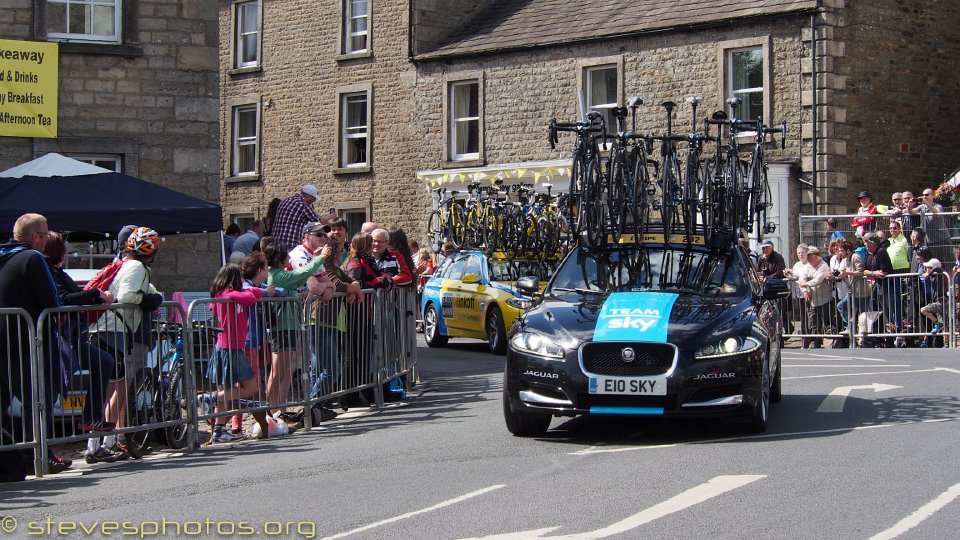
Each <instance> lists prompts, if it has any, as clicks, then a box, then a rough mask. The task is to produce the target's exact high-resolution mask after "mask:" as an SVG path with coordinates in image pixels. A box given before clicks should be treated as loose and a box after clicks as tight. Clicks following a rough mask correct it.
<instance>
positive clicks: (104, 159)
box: [69, 154, 123, 172]
mask: <svg viewBox="0 0 960 540" xmlns="http://www.w3.org/2000/svg"><path fill="white" fill-rule="evenodd" d="M69 157H70V158H72V159H75V160H77V161H82V162H84V163H89V164H90V165H96V166H97V167H101V168H104V169H109V170H111V171H113V172H123V171H121V170H120V163H121V157H120V156H91V155H75V154H71V155H70V156H69Z"/></svg>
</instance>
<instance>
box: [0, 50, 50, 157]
mask: <svg viewBox="0 0 960 540" xmlns="http://www.w3.org/2000/svg"><path fill="white" fill-rule="evenodd" d="M58 57H59V49H58V48H57V44H56V43H47V42H39V41H13V40H8V39H0V136H2V137H41V138H55V137H56V136H57V86H58V85H57V78H58V74H59V72H58V66H59V63H60V62H59V58H58Z"/></svg>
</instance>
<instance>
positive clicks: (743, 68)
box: [726, 47, 765, 121]
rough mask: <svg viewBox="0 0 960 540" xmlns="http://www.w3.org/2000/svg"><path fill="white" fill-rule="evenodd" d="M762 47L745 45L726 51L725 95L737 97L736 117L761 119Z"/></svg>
mask: <svg viewBox="0 0 960 540" xmlns="http://www.w3.org/2000/svg"><path fill="white" fill-rule="evenodd" d="M763 63H764V62H763V49H762V47H746V48H742V49H731V50H728V51H727V62H726V64H727V70H728V72H727V77H726V79H727V85H728V86H727V96H728V97H739V98H740V100H741V102H742V103H741V104H740V106H739V107H738V108H737V118H738V119H740V120H756V119H757V118H759V119H761V121H762V120H763V117H764V114H763V108H764V107H763V87H764V80H765V78H764V73H763V71H764V70H763Z"/></svg>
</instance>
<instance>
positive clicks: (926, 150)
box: [220, 0, 960, 252]
mask: <svg viewBox="0 0 960 540" xmlns="http://www.w3.org/2000/svg"><path fill="white" fill-rule="evenodd" d="M958 22H960V4H957V3H956V2H950V1H948V0H933V1H923V0H900V1H894V0H877V1H872V2H858V1H854V0H775V1H769V0H743V1H741V2H738V3H736V4H729V3H717V2H707V1H699V0H698V1H692V2H683V3H664V2H651V1H645V0H644V1H637V2H613V1H607V0H600V1H598V2H590V3H577V2H568V1H563V0H523V1H510V2H507V1H498V0H446V1H443V2H438V1H436V0H409V1H402V0H383V1H380V2H370V1H369V0H321V1H319V2H317V1H315V0H314V1H309V2H307V1H293V0H291V1H288V2H282V3H279V2H266V1H257V0H236V1H228V0H221V2H220V24H221V30H222V31H221V41H220V59H221V70H220V73H221V121H222V122H223V126H224V128H223V130H222V147H221V156H222V159H221V173H222V176H223V181H224V187H223V199H222V201H223V205H224V206H225V212H227V213H228V215H230V216H233V217H236V218H244V219H252V217H253V216H256V215H260V214H262V212H263V211H264V209H265V207H266V204H267V202H268V201H269V200H270V199H271V198H272V197H275V196H281V197H282V196H286V195H288V194H290V193H293V192H295V191H296V190H297V189H298V187H299V186H300V185H302V184H304V183H307V182H311V183H315V184H317V185H318V186H319V187H320V191H321V200H320V202H319V203H318V206H320V207H322V208H323V209H326V208H327V207H335V208H337V209H338V210H339V211H341V212H344V213H348V214H350V215H354V214H351V213H356V214H355V215H356V216H357V220H361V219H360V216H361V215H363V216H364V217H365V216H366V215H370V214H372V217H373V219H376V220H377V221H380V222H382V223H388V224H398V225H401V226H403V227H405V228H407V229H408V231H412V232H413V233H414V234H413V235H412V236H414V237H416V236H418V234H420V233H422V232H423V229H424V228H425V218H426V215H427V211H428V209H429V208H430V206H431V196H430V195H431V193H430V190H429V185H430V181H431V180H432V181H433V182H434V183H436V182H439V181H444V182H447V183H449V182H453V185H455V186H459V181H460V180H464V179H467V178H485V177H489V176H495V175H497V174H499V173H504V174H505V175H507V176H509V177H510V178H514V179H516V177H517V176H518V174H520V173H522V174H523V181H533V180H534V179H537V180H541V179H549V180H551V182H553V183H554V184H558V185H562V184H563V183H564V182H565V181H566V180H567V179H566V178H565V176H564V174H565V170H564V168H563V164H564V163H565V160H567V159H568V155H569V150H570V147H571V146H572V140H570V141H562V144H561V145H560V146H559V147H558V149H557V150H551V149H550V147H549V145H548V144H547V141H546V140H545V139H546V137H545V134H546V129H545V128H546V126H547V123H548V122H549V121H550V119H551V118H554V117H556V118H557V119H559V120H561V121H564V120H565V121H572V120H574V119H576V118H578V117H579V115H580V114H581V111H580V110H579V109H580V106H579V102H580V101H581V99H582V100H583V101H584V102H585V104H586V107H587V108H589V109H597V110H608V109H609V108H611V107H614V106H617V105H620V106H622V105H624V104H625V102H626V100H627V99H628V98H629V97H630V96H634V95H637V96H640V97H641V98H643V100H644V103H645V105H644V106H643V107H641V109H640V114H639V117H638V124H639V126H638V129H639V130H640V131H643V132H660V131H663V129H664V127H665V116H664V113H663V112H662V110H661V108H660V107H659V104H660V103H661V102H664V101H667V100H672V101H675V102H677V103H680V104H681V105H680V106H679V107H678V110H677V112H676V113H675V114H676V116H675V119H674V125H675V126H682V127H683V128H684V129H686V128H687V126H689V125H690V124H689V122H690V112H691V111H690V107H689V106H687V105H686V103H685V102H684V99H685V98H686V97H687V96H689V95H700V96H703V98H704V102H703V106H702V108H701V111H702V112H704V113H710V112H712V111H714V110H718V109H722V108H724V100H725V99H726V98H728V97H731V96H734V95H736V96H740V97H741V98H743V100H744V102H745V103H748V104H749V107H748V109H749V111H748V112H746V113H745V116H746V117H750V118H753V117H756V116H758V115H759V116H762V117H763V119H764V120H765V122H767V123H768V124H777V123H779V122H781V121H786V122H787V125H788V137H787V140H786V147H785V149H783V150H781V149H780V148H779V147H777V148H775V149H771V150H770V151H769V152H768V160H769V161H770V164H771V165H770V179H771V185H772V188H773V190H774V202H775V207H774V211H773V212H772V215H771V216H770V218H771V220H773V221H774V222H775V223H776V224H777V231H776V233H774V235H773V236H774V237H775V238H778V240H779V242H778V244H777V245H778V246H782V247H781V248H780V251H782V252H789V247H788V246H789V245H790V244H792V243H794V242H795V241H796V238H797V237H798V231H797V225H796V224H797V222H798V217H799V215H800V213H801V212H802V213H807V214H809V213H813V212H814V211H816V212H818V213H821V214H826V213H846V212H849V211H851V210H853V209H854V208H856V206H857V203H856V199H855V194H856V193H857V192H858V191H860V190H862V189H869V190H871V191H873V192H875V193H876V194H877V196H878V198H883V199H888V198H889V194H890V193H891V192H892V191H896V190H899V189H905V188H909V189H914V190H917V189H919V188H921V187H922V186H925V185H936V184H938V183H939V182H940V181H942V179H943V175H944V174H945V173H948V172H950V171H951V170H953V169H954V168H956V167H957V166H960V152H958V151H957V150H955V149H954V147H953V144H952V141H954V140H955V139H956V135H957V134H958V133H957V132H958V130H960V123H958V122H957V116H958V113H957V112H955V110H956V108H955V107H953V106H952V101H951V98H952V97H953V96H954V94H955V93H956V90H955V89H956V88H958V85H957V84H956V79H957V78H958V77H960V75H958V70H957V69H955V67H956V66H957V61H958V59H960V44H958V40H957V39H956V38H955V37H954V36H953V35H952V34H951V32H950V30H951V29H952V28H953V27H956V23H958ZM814 83H815V84H814ZM814 87H815V88H814ZM581 96H582V98H581ZM567 143H569V144H567ZM461 189H462V188H461ZM815 205H816V206H815Z"/></svg>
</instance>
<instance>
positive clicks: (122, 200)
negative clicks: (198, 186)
mask: <svg viewBox="0 0 960 540" xmlns="http://www.w3.org/2000/svg"><path fill="white" fill-rule="evenodd" d="M27 212H37V213H39V214H43V215H44V216H46V218H47V221H48V222H49V224H50V228H51V229H53V230H57V231H60V232H62V233H64V234H67V235H68V237H69V239H70V240H71V241H78V240H104V239H106V238H112V237H113V236H114V235H116V234H117V231H119V230H120V229H121V228H122V227H123V226H124V225H127V224H130V223H135V224H142V225H145V226H149V227H151V228H152V229H154V230H156V231H157V232H158V233H160V234H161V235H171V234H182V233H205V232H209V233H216V232H221V229H222V228H223V215H222V212H221V210H220V205H217V204H213V203H208V202H206V201H203V200H200V199H196V198H194V197H191V196H189V195H184V194H183V193H180V192H178V191H174V190H172V189H167V188H165V187H163V186H159V185H157V184H153V183H150V182H147V181H145V180H141V179H139V178H135V177H133V176H127V175H125V174H120V173H117V172H113V171H110V170H108V169H103V168H101V167H96V166H93V165H89V164H86V163H83V162H80V161H77V160H74V159H70V158H67V157H64V156H61V155H59V154H47V155H45V156H43V157H41V158H38V159H35V160H33V161H30V162H28V163H24V164H22V165H18V166H16V167H14V168H12V169H8V170H6V171H3V172H0V230H5V231H7V232H9V231H10V230H12V229H13V223H14V222H15V221H16V220H17V218H18V217H20V216H21V215H23V214H24V213H27Z"/></svg>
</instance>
